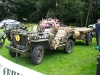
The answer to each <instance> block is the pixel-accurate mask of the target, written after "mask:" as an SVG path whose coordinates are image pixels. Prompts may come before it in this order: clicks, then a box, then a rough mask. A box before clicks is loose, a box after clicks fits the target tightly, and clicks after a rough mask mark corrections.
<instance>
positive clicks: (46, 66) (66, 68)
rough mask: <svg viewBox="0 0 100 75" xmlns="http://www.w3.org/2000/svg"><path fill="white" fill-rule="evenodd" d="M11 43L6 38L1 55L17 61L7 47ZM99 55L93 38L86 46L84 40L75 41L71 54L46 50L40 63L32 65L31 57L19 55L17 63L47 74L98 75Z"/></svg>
mask: <svg viewBox="0 0 100 75" xmlns="http://www.w3.org/2000/svg"><path fill="white" fill-rule="evenodd" d="M9 44H10V42H9V41H8V40H6V42H5V44H4V46H3V47H2V48H1V49H0V55H1V56H3V57H5V58H7V59H9V60H10V61H12V62H15V63H16V59H15V58H12V57H11V56H10V55H9V52H8V49H6V48H5V46H6V45H9ZM97 56H98V51H96V50H95V38H93V44H92V45H91V46H86V45H85V43H84V42H83V41H78V42H77V43H75V46H74V51H73V52H72V53H71V54H64V53H63V50H56V51H49V50H48V51H45V55H44V59H43V61H42V63H41V64H39V65H32V63H31V58H30V57H18V60H17V63H18V64H20V65H23V66H25V67H28V68H30V69H33V70H36V71H38V72H41V73H43V74H46V75H96V63H97ZM0 61H2V60H0ZM8 65H9V64H8Z"/></svg>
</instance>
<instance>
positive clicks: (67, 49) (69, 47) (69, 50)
mask: <svg viewBox="0 0 100 75" xmlns="http://www.w3.org/2000/svg"><path fill="white" fill-rule="evenodd" d="M73 48H74V41H73V40H71V39H69V40H68V41H67V42H66V47H65V49H64V52H65V53H66V54H69V53H72V51H73Z"/></svg>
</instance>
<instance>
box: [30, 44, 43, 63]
mask: <svg viewBox="0 0 100 75" xmlns="http://www.w3.org/2000/svg"><path fill="white" fill-rule="evenodd" d="M43 57H44V48H43V46H41V45H38V46H36V47H35V48H34V49H33V51H32V54H31V61H32V63H33V64H34V65H38V64H40V63H41V62H42V60H43Z"/></svg>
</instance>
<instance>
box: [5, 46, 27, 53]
mask: <svg viewBox="0 0 100 75" xmlns="http://www.w3.org/2000/svg"><path fill="white" fill-rule="evenodd" d="M6 48H8V49H9V50H12V51H14V52H16V53H20V54H27V51H28V50H27V49H25V50H20V49H17V48H14V47H12V46H6Z"/></svg>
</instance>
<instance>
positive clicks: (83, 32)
mask: <svg viewBox="0 0 100 75" xmlns="http://www.w3.org/2000/svg"><path fill="white" fill-rule="evenodd" d="M93 31H94V28H86V27H78V28H73V38H75V41H76V40H83V41H85V42H86V45H88V46H89V45H91V44H92V32H93Z"/></svg>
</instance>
